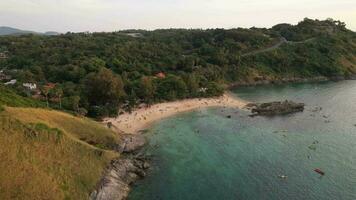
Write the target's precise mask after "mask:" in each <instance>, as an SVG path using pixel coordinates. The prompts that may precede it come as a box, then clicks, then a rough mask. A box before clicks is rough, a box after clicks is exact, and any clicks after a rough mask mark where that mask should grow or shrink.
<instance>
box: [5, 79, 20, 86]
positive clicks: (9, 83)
mask: <svg viewBox="0 0 356 200" xmlns="http://www.w3.org/2000/svg"><path fill="white" fill-rule="evenodd" d="M16 82H17V80H16V79H12V80H11V81H9V82H6V83H4V85H14V84H15V83H16Z"/></svg>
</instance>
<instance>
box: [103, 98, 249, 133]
mask: <svg viewBox="0 0 356 200" xmlns="http://www.w3.org/2000/svg"><path fill="white" fill-rule="evenodd" d="M246 103H247V102H245V101H243V100H241V99H238V98H236V97H234V96H232V95H231V94H228V93H225V94H224V95H223V96H221V97H217V98H200V99H198V98H196V99H186V100H181V101H174V102H167V103H159V104H155V105H152V106H150V107H145V108H140V109H137V110H134V111H133V112H131V113H124V114H121V115H119V116H118V117H116V118H105V119H104V121H103V122H104V123H108V122H111V123H112V125H113V129H114V130H116V131H122V132H125V133H132V134H134V133H138V132H139V131H140V130H143V129H145V128H147V127H148V126H149V125H150V124H152V123H153V122H155V121H158V120H160V119H163V118H166V117H169V116H172V115H175V114H177V113H181V112H186V111H191V110H195V109H200V108H206V107H220V106H221V107H234V108H242V107H244V106H245V105H246Z"/></svg>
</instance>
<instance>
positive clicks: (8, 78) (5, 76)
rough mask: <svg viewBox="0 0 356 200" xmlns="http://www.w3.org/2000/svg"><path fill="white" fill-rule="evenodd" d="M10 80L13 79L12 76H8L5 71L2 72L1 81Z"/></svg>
mask: <svg viewBox="0 0 356 200" xmlns="http://www.w3.org/2000/svg"><path fill="white" fill-rule="evenodd" d="M10 79H11V76H10V75H6V74H5V73H4V71H3V70H1V71H0V81H3V80H10Z"/></svg>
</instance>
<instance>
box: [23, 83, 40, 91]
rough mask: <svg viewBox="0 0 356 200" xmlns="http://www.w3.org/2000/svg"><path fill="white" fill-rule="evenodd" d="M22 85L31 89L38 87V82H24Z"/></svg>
mask: <svg viewBox="0 0 356 200" xmlns="http://www.w3.org/2000/svg"><path fill="white" fill-rule="evenodd" d="M22 86H24V87H25V88H27V89H29V90H35V89H37V85H36V83H23V84H22Z"/></svg>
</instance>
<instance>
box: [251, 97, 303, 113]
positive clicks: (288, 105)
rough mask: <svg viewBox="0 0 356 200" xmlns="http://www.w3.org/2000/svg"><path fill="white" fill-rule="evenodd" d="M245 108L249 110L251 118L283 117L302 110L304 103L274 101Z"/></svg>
mask: <svg viewBox="0 0 356 200" xmlns="http://www.w3.org/2000/svg"><path fill="white" fill-rule="evenodd" d="M247 108H250V109H251V112H252V116H256V115H264V116H273V115H283V114H289V113H295V112H302V111H303V110H304V103H295V102H293V101H287V100H286V101H274V102H269V103H262V104H248V105H247Z"/></svg>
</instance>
